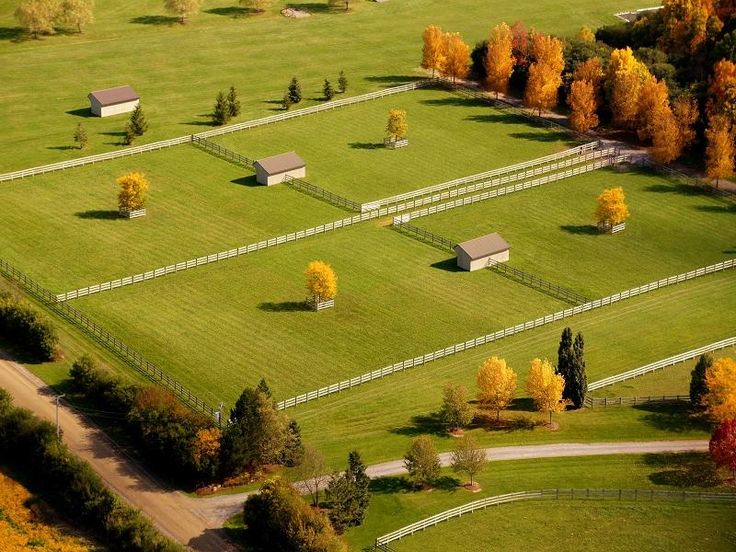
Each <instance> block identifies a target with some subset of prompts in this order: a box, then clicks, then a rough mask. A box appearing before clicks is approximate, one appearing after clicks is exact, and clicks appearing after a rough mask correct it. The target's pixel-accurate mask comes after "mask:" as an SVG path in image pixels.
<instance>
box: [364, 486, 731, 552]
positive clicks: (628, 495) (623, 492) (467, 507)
mask: <svg viewBox="0 0 736 552" xmlns="http://www.w3.org/2000/svg"><path fill="white" fill-rule="evenodd" d="M540 499H544V500H616V501H624V500H625V501H648V502H654V501H680V502H711V503H717V504H728V505H730V504H736V493H708V492H699V491H668V490H660V489H542V490H535V491H521V492H516V493H508V494H503V495H496V496H489V497H487V498H482V499H480V500H475V501H473V502H469V503H468V504H463V505H462V506H458V507H456V508H452V509H450V510H445V511H444V512H440V513H439V514H435V515H433V516H430V517H428V518H425V519H423V520H421V521H417V522H415V523H412V524H410V525H407V526H406V527H402V528H401V529H397V530H396V531H393V532H391V533H388V534H386V535H383V536H380V537H378V538H377V539H376V543H375V547H376V549H378V550H385V549H383V548H381V546H385V545H388V544H389V543H391V542H394V541H397V540H399V539H403V538H404V537H408V536H410V535H413V534H415V533H418V532H420V531H424V530H425V529H428V528H430V527H434V526H435V525H437V524H439V523H442V522H445V521H449V520H451V519H453V518H458V517H461V516H463V515H466V514H470V513H473V512H476V511H478V510H485V509H487V508H488V507H490V506H498V505H500V504H509V503H511V502H519V501H522V500H540Z"/></svg>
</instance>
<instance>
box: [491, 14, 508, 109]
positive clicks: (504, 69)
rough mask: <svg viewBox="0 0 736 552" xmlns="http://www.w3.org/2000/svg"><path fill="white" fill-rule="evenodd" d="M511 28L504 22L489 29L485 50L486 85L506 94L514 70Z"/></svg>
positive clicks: (493, 90) (492, 90)
mask: <svg viewBox="0 0 736 552" xmlns="http://www.w3.org/2000/svg"><path fill="white" fill-rule="evenodd" d="M513 40H514V37H513V35H512V34H511V28H510V27H509V26H508V25H507V24H506V23H501V24H499V25H496V26H495V27H494V28H493V30H491V36H490V38H489V39H488V49H487V51H486V59H485V67H486V87H487V88H488V90H490V91H491V92H495V93H496V98H498V95H499V93H500V94H506V92H508V89H509V79H510V78H511V73H513V72H514V53H513V49H512V48H513Z"/></svg>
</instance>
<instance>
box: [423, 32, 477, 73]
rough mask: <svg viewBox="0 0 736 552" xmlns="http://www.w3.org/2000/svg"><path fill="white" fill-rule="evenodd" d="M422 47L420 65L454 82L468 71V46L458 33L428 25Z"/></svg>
mask: <svg viewBox="0 0 736 552" xmlns="http://www.w3.org/2000/svg"><path fill="white" fill-rule="evenodd" d="M423 40H424V47H423V49H422V62H421V65H422V67H423V68H425V69H429V70H431V71H432V76H433V77H434V76H435V74H436V73H439V74H440V75H442V76H443V77H447V78H449V79H451V80H452V82H455V81H456V80H457V79H464V78H465V77H467V76H468V73H469V72H470V47H469V46H468V45H467V44H466V43H465V42H464V41H463V39H462V36H460V33H445V32H442V29H441V28H440V27H437V26H435V25H430V26H429V27H427V28H426V29H425V30H424V35H423Z"/></svg>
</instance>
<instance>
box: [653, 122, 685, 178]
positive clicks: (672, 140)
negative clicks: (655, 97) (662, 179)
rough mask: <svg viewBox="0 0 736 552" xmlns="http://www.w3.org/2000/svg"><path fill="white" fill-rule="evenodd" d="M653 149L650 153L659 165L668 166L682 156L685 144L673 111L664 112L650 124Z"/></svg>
mask: <svg viewBox="0 0 736 552" xmlns="http://www.w3.org/2000/svg"><path fill="white" fill-rule="evenodd" d="M649 132H650V133H651V138H652V147H651V148H650V149H649V153H650V155H651V156H652V159H654V160H655V161H656V162H657V163H663V164H665V165H666V164H668V163H671V162H672V161H674V160H675V159H677V158H678V157H680V155H682V150H683V148H684V143H683V139H682V134H681V132H680V126H679V125H678V124H677V119H676V118H675V115H674V114H673V113H672V110H671V109H666V110H664V111H662V112H661V113H660V114H659V116H658V117H657V118H656V119H654V120H653V121H652V122H651V124H650V129H649Z"/></svg>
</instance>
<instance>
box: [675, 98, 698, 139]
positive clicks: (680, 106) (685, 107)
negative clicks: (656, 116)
mask: <svg viewBox="0 0 736 552" xmlns="http://www.w3.org/2000/svg"><path fill="white" fill-rule="evenodd" d="M672 114H673V115H674V117H675V121H676V122H677V132H678V133H679V135H680V144H681V145H682V148H683V149H685V148H688V147H690V145H691V144H692V143H693V142H694V141H695V128H694V126H695V123H696V122H697V121H698V118H699V117H700V111H699V110H698V102H697V100H695V99H694V98H691V97H689V96H680V97H679V98H677V99H676V100H675V101H674V102H672Z"/></svg>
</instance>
